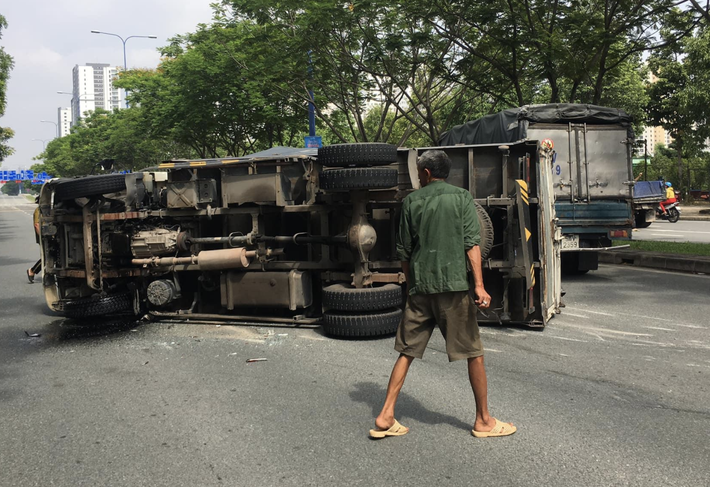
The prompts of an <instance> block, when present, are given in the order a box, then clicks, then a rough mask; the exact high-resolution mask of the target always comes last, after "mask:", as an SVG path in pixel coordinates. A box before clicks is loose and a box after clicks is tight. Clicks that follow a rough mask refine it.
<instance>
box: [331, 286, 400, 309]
mask: <svg viewBox="0 0 710 487" xmlns="http://www.w3.org/2000/svg"><path fill="white" fill-rule="evenodd" d="M400 306H402V286H399V285H397V284H385V285H384V286H380V287H366V288H362V289H358V288H354V287H352V286H350V285H348V284H331V285H330V286H326V287H324V288H323V307H324V308H325V309H331V310H336V311H377V310H381V309H388V308H398V307H400Z"/></svg>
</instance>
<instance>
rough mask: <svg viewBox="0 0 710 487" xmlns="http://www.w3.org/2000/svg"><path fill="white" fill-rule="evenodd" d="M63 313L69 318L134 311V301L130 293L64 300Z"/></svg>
mask: <svg viewBox="0 0 710 487" xmlns="http://www.w3.org/2000/svg"><path fill="white" fill-rule="evenodd" d="M62 308H63V310H62V314H63V315H64V316H66V317H67V318H74V319H82V318H91V317H95V316H105V315H115V314H126V313H132V312H133V302H132V300H131V295H130V294H128V293H123V294H112V295H109V296H103V297H99V295H98V294H97V295H94V296H90V297H88V298H80V299H72V300H69V301H64V302H63V305H62Z"/></svg>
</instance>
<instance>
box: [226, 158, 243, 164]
mask: <svg viewBox="0 0 710 487" xmlns="http://www.w3.org/2000/svg"><path fill="white" fill-rule="evenodd" d="M234 162H239V159H229V160H227V161H222V164H232V163H234Z"/></svg>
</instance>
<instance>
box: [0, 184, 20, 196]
mask: <svg viewBox="0 0 710 487" xmlns="http://www.w3.org/2000/svg"><path fill="white" fill-rule="evenodd" d="M2 193H3V194H6V195H9V196H17V195H18V194H20V185H19V184H18V183H17V181H8V182H6V183H5V184H3V185H2Z"/></svg>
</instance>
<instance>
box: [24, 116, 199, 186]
mask: <svg viewBox="0 0 710 487" xmlns="http://www.w3.org/2000/svg"><path fill="white" fill-rule="evenodd" d="M143 126H144V111H143V108H142V107H139V106H133V107H131V108H127V109H125V110H120V111H115V112H106V111H104V110H97V111H95V112H92V113H90V114H89V115H88V116H87V117H86V118H84V119H82V120H81V121H80V122H79V123H78V124H77V125H75V127H74V128H73V129H72V132H71V133H70V134H69V135H67V136H65V137H61V138H57V139H54V140H52V141H51V142H49V143H48V144H47V147H46V148H45V150H44V152H42V154H40V155H39V156H38V157H37V158H36V159H40V160H42V164H41V165H34V166H32V169H33V170H34V171H36V172H39V171H46V172H47V173H48V174H51V175H53V176H80V175H86V174H90V173H92V172H96V171H98V166H97V165H98V163H99V162H101V161H102V160H103V159H113V160H114V161H115V163H114V169H117V170H131V171H133V170H138V169H142V168H145V167H147V166H153V165H156V164H158V163H160V162H161V161H164V160H167V159H173V158H182V157H186V156H189V155H190V154H191V153H190V150H189V148H186V147H183V146H181V145H179V144H175V143H174V142H173V141H171V140H169V139H164V138H160V137H150V136H146V134H145V133H144V131H143Z"/></svg>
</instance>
